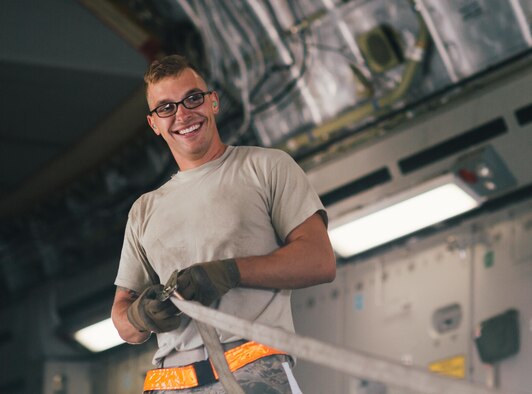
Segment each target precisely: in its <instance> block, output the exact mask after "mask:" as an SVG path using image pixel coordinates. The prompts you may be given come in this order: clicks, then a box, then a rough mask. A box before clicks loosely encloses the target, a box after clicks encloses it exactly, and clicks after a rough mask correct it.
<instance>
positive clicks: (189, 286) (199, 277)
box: [166, 259, 240, 305]
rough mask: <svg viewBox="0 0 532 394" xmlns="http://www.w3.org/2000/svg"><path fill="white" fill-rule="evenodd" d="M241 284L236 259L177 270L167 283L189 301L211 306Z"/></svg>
mask: <svg viewBox="0 0 532 394" xmlns="http://www.w3.org/2000/svg"><path fill="white" fill-rule="evenodd" d="M239 283H240V271H239V270H238V267H237V265H236V261H235V260H234V259H227V260H217V261H209V262H206V263H199V264H194V265H192V266H190V267H188V268H185V269H184V270H181V271H179V270H176V271H174V273H173V274H172V275H171V276H170V279H169V280H168V282H167V283H166V287H168V286H176V289H177V291H178V292H179V293H180V294H181V295H182V296H183V297H184V298H185V299H187V300H194V301H199V302H200V303H202V304H203V305H210V304H212V303H213V302H214V301H216V300H217V299H219V298H220V297H221V296H223V295H224V294H225V293H227V292H228V291H229V290H230V289H232V288H233V287H236V286H238V284H239Z"/></svg>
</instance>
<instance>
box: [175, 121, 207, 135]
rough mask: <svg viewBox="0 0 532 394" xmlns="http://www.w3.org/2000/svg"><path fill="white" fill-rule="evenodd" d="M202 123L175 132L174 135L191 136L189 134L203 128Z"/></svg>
mask: <svg viewBox="0 0 532 394" xmlns="http://www.w3.org/2000/svg"><path fill="white" fill-rule="evenodd" d="M201 125H202V123H201V122H200V123H195V124H193V125H191V126H188V127H185V128H183V129H179V130H176V131H174V133H177V134H179V135H185V134H189V133H192V132H193V131H196V130H198V129H199V128H200V127H201Z"/></svg>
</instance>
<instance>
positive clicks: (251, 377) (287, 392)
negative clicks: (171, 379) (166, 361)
mask: <svg viewBox="0 0 532 394" xmlns="http://www.w3.org/2000/svg"><path fill="white" fill-rule="evenodd" d="M291 366H293V361H292V358H290V357H289V356H285V355H274V356H268V357H263V358H261V359H259V360H257V361H255V362H252V363H250V364H248V365H246V366H244V367H242V368H240V369H239V370H237V371H235V372H233V375H234V376H235V378H236V380H237V381H238V383H239V384H240V386H241V387H242V389H243V390H244V392H245V393H246V394H301V390H300V389H299V387H298V385H297V383H296V381H295V378H294V376H293V375H292V369H291ZM144 393H145V394H163V393H164V394H199V393H202V394H227V393H226V392H225V390H224V388H223V386H222V384H221V383H220V382H216V383H213V384H210V385H206V386H200V387H194V388H191V389H182V390H152V391H145V392H144ZM229 394H230V393H229Z"/></svg>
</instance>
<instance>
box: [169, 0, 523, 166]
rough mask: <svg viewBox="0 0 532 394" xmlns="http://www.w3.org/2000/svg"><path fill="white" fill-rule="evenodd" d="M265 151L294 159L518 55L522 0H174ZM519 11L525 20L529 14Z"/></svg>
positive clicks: (237, 132) (238, 131)
mask: <svg viewBox="0 0 532 394" xmlns="http://www.w3.org/2000/svg"><path fill="white" fill-rule="evenodd" d="M178 3H179V4H180V5H181V7H182V8H183V10H184V11H185V13H186V14H187V15H188V16H189V18H190V20H191V21H192V22H193V23H194V24H195V25H196V27H197V29H198V31H199V32H200V33H201V36H202V39H203V41H204V46H205V49H206V54H207V56H206V57H207V59H208V64H209V72H210V76H211V78H212V80H213V81H214V84H215V86H217V87H219V89H220V90H221V91H222V93H225V94H226V95H227V96H230V97H232V98H236V99H237V101H239V102H240V105H241V107H242V112H243V117H242V121H241V124H240V127H239V128H238V127H237V128H235V129H234V130H231V137H232V140H237V139H238V138H239V137H241V136H242V135H243V134H244V133H246V132H247V131H248V130H249V128H250V127H251V128H252V129H253V131H254V133H255V135H256V137H257V139H258V141H259V143H260V144H261V145H263V146H275V147H281V148H283V149H285V150H287V151H289V152H290V153H292V154H293V155H294V156H298V155H300V154H301V153H303V152H304V151H306V150H309V148H311V147H319V146H320V145H322V144H324V143H326V142H328V141H330V140H332V139H334V138H338V137H339V136H340V137H341V136H342V135H345V133H346V132H350V133H352V132H353V130H357V129H361V128H362V127H363V126H364V125H367V124H368V123H370V122H373V121H375V120H378V119H379V118H383V117H385V116H387V115H389V114H390V113H392V112H394V111H397V110H401V109H404V108H405V107H407V106H411V105H414V104H416V103H420V102H422V101H423V100H424V99H426V98H427V97H429V96H431V95H434V94H435V93H437V92H441V91H443V90H445V89H447V88H449V87H451V86H453V85H457V84H460V83H461V82H463V81H465V80H467V79H470V78H471V77H473V76H475V75H477V74H479V73H482V72H483V71H485V70H487V69H488V68H490V67H493V66H494V65H497V64H500V63H501V62H504V61H506V60H508V59H509V58H512V57H515V56H518V55H519V54H522V53H524V52H526V51H527V50H528V49H529V48H530V46H531V45H532V38H531V34H530V20H529V19H530V15H531V13H530V8H531V7H532V6H531V5H530V2H528V1H526V0H521V1H520V0H507V1H506V0H505V1H500V0H464V1H453V2H446V1H444V2H442V1H438V0H417V1H410V0H395V1H385V0H371V1H333V0H301V1H297V2H292V1H289V2H286V1H277V0H272V1H250V0H237V1H230V2H216V7H213V4H212V2H210V1H194V0H178ZM527 15H528V17H527Z"/></svg>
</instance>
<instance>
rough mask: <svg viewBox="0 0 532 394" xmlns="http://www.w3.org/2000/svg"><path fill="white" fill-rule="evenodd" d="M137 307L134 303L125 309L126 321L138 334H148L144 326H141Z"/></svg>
mask: <svg viewBox="0 0 532 394" xmlns="http://www.w3.org/2000/svg"><path fill="white" fill-rule="evenodd" d="M138 308H139V306H138V305H134V303H133V304H132V305H131V306H130V307H129V308H128V309H127V320H129V322H130V323H131V325H132V326H133V327H135V328H136V329H137V331H139V332H148V331H149V330H147V329H146V327H145V326H144V324H142V319H141V318H140V316H139V311H138Z"/></svg>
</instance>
